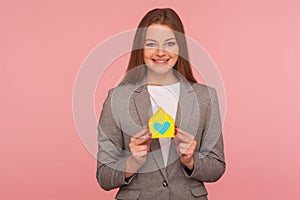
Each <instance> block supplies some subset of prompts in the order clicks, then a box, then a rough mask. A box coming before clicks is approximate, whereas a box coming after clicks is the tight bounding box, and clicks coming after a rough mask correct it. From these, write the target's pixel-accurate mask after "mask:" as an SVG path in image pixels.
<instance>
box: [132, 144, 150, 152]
mask: <svg viewBox="0 0 300 200" xmlns="http://www.w3.org/2000/svg"><path fill="white" fill-rule="evenodd" d="M147 148H148V147H147V145H139V146H136V147H135V151H136V152H140V151H147Z"/></svg>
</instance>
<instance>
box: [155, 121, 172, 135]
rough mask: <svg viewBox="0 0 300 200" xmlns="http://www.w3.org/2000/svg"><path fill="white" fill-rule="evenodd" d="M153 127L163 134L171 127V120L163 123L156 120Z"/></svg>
mask: <svg viewBox="0 0 300 200" xmlns="http://www.w3.org/2000/svg"><path fill="white" fill-rule="evenodd" d="M153 128H154V129H155V130H156V131H158V132H159V133H160V134H162V135H163V134H165V132H166V131H167V130H168V129H169V128H170V122H164V123H163V124H160V123H158V122H155V123H154V125H153Z"/></svg>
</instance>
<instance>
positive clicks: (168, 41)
mask: <svg viewBox="0 0 300 200" xmlns="http://www.w3.org/2000/svg"><path fill="white" fill-rule="evenodd" d="M143 51H144V62H145V64H146V65H147V66H148V70H151V71H152V72H155V73H157V74H164V73H167V72H169V71H170V69H172V67H174V65H175V64H176V62H177V60H178V52H179V47H178V44H177V41H176V38H175V35H174V33H173V31H172V30H171V29H170V28H169V27H168V26H166V25H161V24H152V25H150V26H149V27H148V28H147V31H146V37H145V43H144V50H143Z"/></svg>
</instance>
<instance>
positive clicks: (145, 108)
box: [133, 84, 168, 180]
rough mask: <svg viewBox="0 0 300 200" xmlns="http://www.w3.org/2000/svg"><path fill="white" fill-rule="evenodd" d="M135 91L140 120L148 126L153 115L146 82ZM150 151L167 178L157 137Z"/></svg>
mask: <svg viewBox="0 0 300 200" xmlns="http://www.w3.org/2000/svg"><path fill="white" fill-rule="evenodd" d="M135 92H136V94H135V96H134V97H133V100H134V104H135V107H136V109H137V113H138V115H139V120H140V123H141V126H142V127H146V126H147V125H148V120H149V118H150V117H151V116H152V115H153V112H152V106H151V101H150V94H149V92H148V90H147V86H146V84H144V85H142V86H140V87H138V88H137V89H136V90H135ZM150 151H151V156H153V158H154V160H155V163H156V165H157V167H158V169H159V170H160V171H161V174H162V176H163V177H164V179H166V180H167V179H168V177H167V173H166V169H165V166H164V161H163V157H162V153H161V148H160V144H159V140H158V139H157V138H155V139H152V141H151V146H150ZM150 159H151V158H150ZM150 167H151V164H150ZM149 170H151V169H149ZM152 170H153V169H152Z"/></svg>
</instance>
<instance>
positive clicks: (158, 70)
mask: <svg viewBox="0 0 300 200" xmlns="http://www.w3.org/2000/svg"><path fill="white" fill-rule="evenodd" d="M149 68H150V71H151V72H152V73H154V74H157V75H164V74H167V73H169V72H170V71H171V70H172V67H170V66H167V65H156V64H153V65H152V66H151V67H149Z"/></svg>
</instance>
